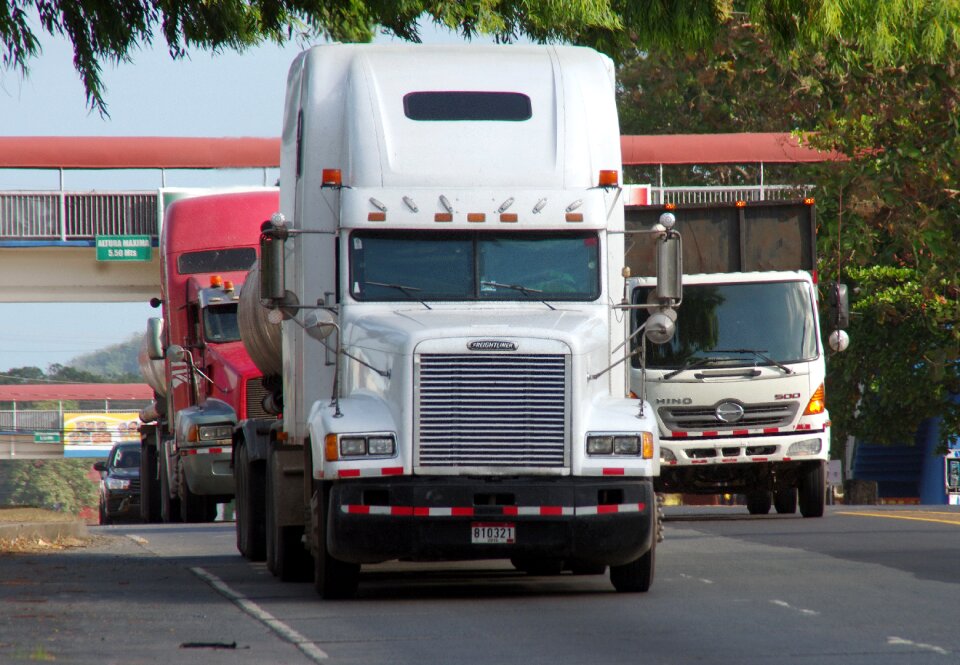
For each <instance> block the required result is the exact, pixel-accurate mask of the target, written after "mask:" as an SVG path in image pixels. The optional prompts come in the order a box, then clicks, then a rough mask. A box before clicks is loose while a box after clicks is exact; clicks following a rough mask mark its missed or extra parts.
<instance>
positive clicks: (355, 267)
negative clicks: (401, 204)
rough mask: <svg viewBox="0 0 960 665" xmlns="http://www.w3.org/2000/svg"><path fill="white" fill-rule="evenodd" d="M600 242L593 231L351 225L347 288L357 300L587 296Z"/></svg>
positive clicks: (591, 295) (596, 291)
mask: <svg viewBox="0 0 960 665" xmlns="http://www.w3.org/2000/svg"><path fill="white" fill-rule="evenodd" d="M599 244H600V243H599V238H598V237H597V234H596V233H595V232H592V231H588V232H559V231H550V232H537V233H529V232H514V233H490V232H446V233H438V232H433V231H430V232H427V231H424V232H415V231H404V232H395V231H370V230H363V231H354V232H353V234H352V235H351V236H350V293H351V295H352V296H353V297H354V298H356V299H357V300H362V301H414V302H416V301H421V302H424V301H459V300H519V301H540V300H542V301H547V300H577V301H592V300H596V299H597V298H598V297H599V296H600V258H599V257H600V248H599Z"/></svg>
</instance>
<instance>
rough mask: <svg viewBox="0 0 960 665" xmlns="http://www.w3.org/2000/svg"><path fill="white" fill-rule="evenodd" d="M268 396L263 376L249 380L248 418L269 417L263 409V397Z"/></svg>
mask: <svg viewBox="0 0 960 665" xmlns="http://www.w3.org/2000/svg"><path fill="white" fill-rule="evenodd" d="M266 396H267V390H266V389H265V388H264V387H263V378H261V377H259V376H258V377H257V378H255V379H250V380H249V381H247V405H246V406H247V415H246V417H247V418H269V417H270V414H268V413H267V412H266V411H265V410H264V409H263V398H264V397H266Z"/></svg>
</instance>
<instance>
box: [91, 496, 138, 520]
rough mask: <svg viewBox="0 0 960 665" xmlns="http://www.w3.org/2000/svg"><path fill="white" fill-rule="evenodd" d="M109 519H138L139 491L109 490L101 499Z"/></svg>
mask: <svg viewBox="0 0 960 665" xmlns="http://www.w3.org/2000/svg"><path fill="white" fill-rule="evenodd" d="M101 500H103V501H105V506H104V512H105V513H106V514H107V517H109V518H110V519H118V518H136V519H139V518H140V491H139V490H137V491H131V490H110V491H109V492H108V493H107V494H106V495H105V497H104V498H103V499H101Z"/></svg>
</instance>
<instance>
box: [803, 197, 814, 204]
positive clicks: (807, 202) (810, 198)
mask: <svg viewBox="0 0 960 665" xmlns="http://www.w3.org/2000/svg"><path fill="white" fill-rule="evenodd" d="M803 202H804V203H805V204H806V205H808V206H812V205H813V204H814V203H816V202H817V200H816V199H815V198H813V197H812V196H808V197H807V198H805V199H804V200H803Z"/></svg>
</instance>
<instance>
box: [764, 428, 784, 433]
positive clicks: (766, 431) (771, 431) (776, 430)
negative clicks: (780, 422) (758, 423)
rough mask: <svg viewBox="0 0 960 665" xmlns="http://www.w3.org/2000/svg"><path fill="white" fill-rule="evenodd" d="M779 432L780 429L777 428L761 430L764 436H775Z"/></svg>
mask: <svg viewBox="0 0 960 665" xmlns="http://www.w3.org/2000/svg"><path fill="white" fill-rule="evenodd" d="M779 431H780V428H779V427H764V428H763V433H764V434H776V433H777V432H779Z"/></svg>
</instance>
